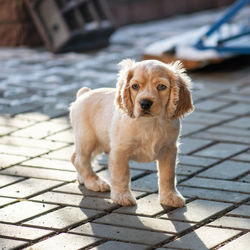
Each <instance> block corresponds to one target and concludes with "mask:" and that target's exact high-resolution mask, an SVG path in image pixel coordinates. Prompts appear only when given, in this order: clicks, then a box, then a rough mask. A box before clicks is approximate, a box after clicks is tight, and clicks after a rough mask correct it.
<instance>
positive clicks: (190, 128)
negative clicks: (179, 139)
mask: <svg viewBox="0 0 250 250" xmlns="http://www.w3.org/2000/svg"><path fill="white" fill-rule="evenodd" d="M205 127H206V125H204V124H197V123H196V124H188V123H186V124H185V126H182V128H181V136H187V135H188V134H191V133H195V132H197V131H199V130H201V129H204V128H205Z"/></svg>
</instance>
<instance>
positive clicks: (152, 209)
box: [114, 194, 164, 216]
mask: <svg viewBox="0 0 250 250" xmlns="http://www.w3.org/2000/svg"><path fill="white" fill-rule="evenodd" d="M163 211H164V208H163V206H162V205H161V204H160V202H159V200H158V195H157V194H151V195H148V196H145V197H143V198H141V199H139V200H138V201H137V205H136V206H134V207H121V208H119V209H117V210H115V211H114V212H115V213H124V214H137V215H149V216H154V215H156V214H158V213H160V212H163Z"/></svg>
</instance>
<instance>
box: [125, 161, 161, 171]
mask: <svg viewBox="0 0 250 250" xmlns="http://www.w3.org/2000/svg"><path fill="white" fill-rule="evenodd" d="M129 166H130V169H141V170H146V171H157V166H156V162H143V163H141V162H136V161H130V162H129Z"/></svg>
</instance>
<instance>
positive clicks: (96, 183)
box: [78, 175, 110, 192]
mask: <svg viewBox="0 0 250 250" xmlns="http://www.w3.org/2000/svg"><path fill="white" fill-rule="evenodd" d="M78 181H79V183H80V184H83V185H84V186H85V187H86V188H87V189H89V190H91V191H95V192H108V191H110V185H109V184H108V183H107V182H106V181H104V180H102V179H101V178H100V177H98V176H94V177H90V178H87V179H85V180H84V179H83V177H82V176H81V175H78Z"/></svg>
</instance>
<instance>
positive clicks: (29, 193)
mask: <svg viewBox="0 0 250 250" xmlns="http://www.w3.org/2000/svg"><path fill="white" fill-rule="evenodd" d="M219 14H220V11H219V12H218V11H208V12H203V13H197V14H193V15H187V16H180V17H175V18H171V19H166V20H161V21H156V22H149V23H145V24H138V25H130V26H127V27H124V28H121V29H119V30H118V31H117V32H116V33H115V34H114V35H113V36H112V39H111V44H110V46H109V47H108V48H104V49H102V50H99V51H96V52H90V53H83V54H77V53H68V54H63V55H53V54H51V53H49V52H47V51H46V50H45V49H28V48H17V49H12V48H1V49H0V69H1V70H0V113H1V116H0V246H1V249H24V248H25V249H70V250H73V249H86V248H87V249H101V250H104V249H108V250H116V249H218V248H221V249H248V248H249V242H250V232H249V231H250V172H249V170H250V64H249V63H246V60H244V61H243V62H242V61H241V60H237V61H236V63H235V62H232V65H231V64H226V65H224V67H219V68H218V67H216V68H212V69H211V68H210V69H207V70H203V71H200V72H193V73H191V77H192V79H193V83H194V84H193V97H194V102H195V106H196V110H195V111H194V113H193V114H192V115H190V116H189V117H187V118H186V119H185V120H184V121H183V129H182V145H181V153H180V156H179V165H178V168H177V174H178V176H177V177H178V178H177V179H178V186H179V190H180V191H181V192H182V194H183V195H184V196H185V197H186V198H187V205H186V207H184V208H178V209H173V208H166V207H165V208H164V207H162V206H161V205H160V204H159V202H158V200H157V174H156V167H155V164H154V163H151V164H138V163H135V162H132V163H131V175H132V189H133V192H134V194H135V196H136V197H137V206H136V207H129V208H128V207H119V206H118V205H115V204H113V203H112V201H111V200H110V196H109V193H95V192H91V191H88V190H86V189H85V188H84V187H83V186H79V185H78V183H77V182H76V175H75V170H74V168H73V166H72V165H71V163H70V161H69V159H70V156H71V153H72V148H73V139H72V131H71V127H70V124H69V121H68V117H67V116H68V106H69V103H70V102H71V101H73V99H74V97H75V93H76V91H77V89H78V88H80V87H81V86H89V87H92V88H97V87H104V86H105V87H106V86H108V87H114V86H115V83H116V76H117V69H118V67H117V63H118V62H119V61H120V60H121V59H123V58H127V57H132V58H135V59H137V60H139V59H140V58H141V55H142V53H143V48H144V47H145V46H146V45H147V44H150V43H151V42H153V41H157V40H159V39H161V38H165V37H167V36H172V35H175V34H178V33H180V32H183V31H187V30H191V29H193V28H196V27H198V26H200V25H205V24H209V23H211V22H212V21H213V20H214V19H215V18H216V17H218V15H219ZM93 165H94V168H95V170H96V171H97V172H98V173H99V174H100V175H101V176H103V177H104V178H107V179H108V171H107V161H106V159H105V157H103V156H101V157H100V158H98V160H97V161H96V162H94V163H93Z"/></svg>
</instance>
